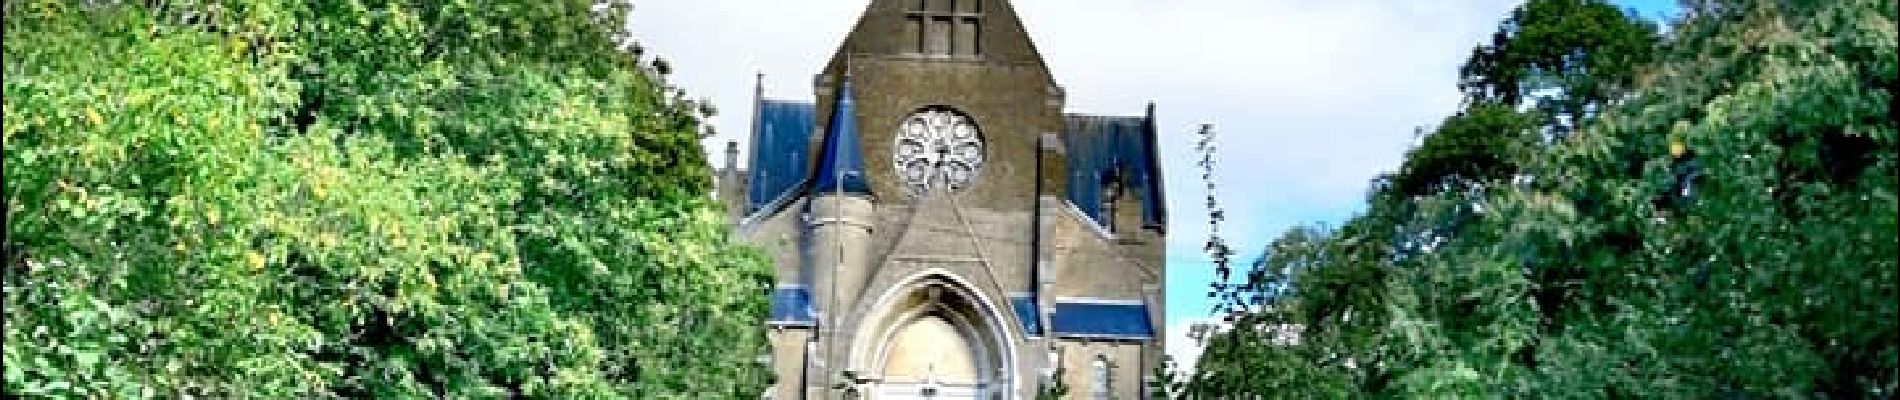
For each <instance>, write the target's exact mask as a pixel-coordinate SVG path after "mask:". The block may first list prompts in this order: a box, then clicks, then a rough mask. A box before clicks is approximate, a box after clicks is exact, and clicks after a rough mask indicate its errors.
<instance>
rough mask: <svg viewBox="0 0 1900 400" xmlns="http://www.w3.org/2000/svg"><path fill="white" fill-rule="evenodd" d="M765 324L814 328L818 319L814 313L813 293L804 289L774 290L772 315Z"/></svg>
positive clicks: (782, 288)
mask: <svg viewBox="0 0 1900 400" xmlns="http://www.w3.org/2000/svg"><path fill="white" fill-rule="evenodd" d="M765 322H766V323H767V324H770V325H791V326H812V325H813V324H814V323H816V322H817V318H816V317H815V316H814V314H813V313H812V307H811V291H810V290H808V289H806V288H804V287H779V288H776V289H772V315H771V317H769V318H768V319H766V321H765Z"/></svg>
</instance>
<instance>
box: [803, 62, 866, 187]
mask: <svg viewBox="0 0 1900 400" xmlns="http://www.w3.org/2000/svg"><path fill="white" fill-rule="evenodd" d="M836 98H837V104H836V105H834V106H833V107H832V108H831V109H832V112H831V120H830V122H829V123H827V124H825V144H824V146H825V147H824V152H823V153H820V154H819V155H818V169H817V170H815V171H812V173H813V174H814V175H815V176H813V177H812V179H813V184H812V187H811V191H812V194H820V193H845V194H870V193H871V182H870V181H869V180H867V179H866V177H865V173H864V156H863V155H862V154H860V151H859V150H858V118H857V115H856V113H857V111H856V110H857V107H854V106H853V103H856V99H853V98H852V94H851V76H850V75H845V77H844V81H843V83H841V84H839V85H838V96H837V97H836Z"/></svg>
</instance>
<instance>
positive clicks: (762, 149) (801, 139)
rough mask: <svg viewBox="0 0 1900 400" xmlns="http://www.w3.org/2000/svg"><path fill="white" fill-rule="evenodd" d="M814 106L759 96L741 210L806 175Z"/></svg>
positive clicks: (778, 193)
mask: <svg viewBox="0 0 1900 400" xmlns="http://www.w3.org/2000/svg"><path fill="white" fill-rule="evenodd" d="M815 110H816V107H813V105H812V104H811V103H804V102H794V101H781V100H768V99H759V103H758V116H757V117H756V118H757V120H755V121H753V125H752V129H753V140H752V163H751V166H752V170H751V174H752V176H751V178H750V179H749V181H750V182H747V183H748V185H747V188H746V207H745V214H747V215H750V214H753V213H756V212H758V211H759V209H761V208H764V207H765V206H767V205H770V204H771V203H772V202H773V201H775V200H778V199H779V198H781V197H784V196H785V194H786V193H789V192H791V191H792V190H794V189H796V188H797V187H798V186H799V184H800V183H802V182H803V181H804V180H805V179H806V172H807V171H806V168H807V166H809V165H811V164H810V161H811V131H812V127H813V126H814V125H813V122H814V120H815V119H816V116H815V115H814V114H816V113H817V112H816V111H815Z"/></svg>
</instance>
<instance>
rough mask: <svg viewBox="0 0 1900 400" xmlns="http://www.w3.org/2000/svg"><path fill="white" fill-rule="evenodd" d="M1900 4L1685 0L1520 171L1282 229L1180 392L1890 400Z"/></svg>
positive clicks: (1898, 336) (1898, 352) (1384, 188)
mask: <svg viewBox="0 0 1900 400" xmlns="http://www.w3.org/2000/svg"><path fill="white" fill-rule="evenodd" d="M1539 3H1540V1H1533V2H1531V3H1530V4H1527V5H1526V6H1525V8H1527V9H1529V8H1534V7H1537V6H1538V4H1539ZM1896 7H1900V6H1896V4H1895V3H1893V2H1890V1H1875V0H1837V1H1815V2H1783V1H1765V0H1764V1H1756V0H1727V1H1705V2H1700V3H1698V4H1695V5H1693V7H1691V9H1690V11H1689V13H1688V14H1687V15H1686V16H1685V17H1684V18H1683V19H1682V20H1680V21H1677V22H1676V23H1675V25H1674V26H1673V27H1672V29H1671V34H1670V37H1669V38H1667V39H1666V40H1665V41H1664V42H1662V43H1661V44H1660V46H1659V47H1658V49H1657V51H1656V52H1655V53H1654V54H1656V55H1657V59H1656V60H1654V61H1653V62H1651V63H1649V64H1645V65H1640V66H1638V68H1636V69H1635V70H1634V71H1636V74H1635V76H1636V79H1634V80H1633V81H1632V82H1633V85H1632V86H1631V88H1630V89H1631V90H1630V91H1629V92H1628V93H1627V94H1625V95H1618V96H1617V98H1619V99H1620V100H1616V101H1611V102H1607V103H1605V104H1606V108H1604V109H1603V111H1602V112H1601V113H1600V114H1596V115H1593V116H1590V117H1589V118H1585V119H1582V120H1580V121H1579V124H1578V128H1579V130H1577V131H1576V133H1575V134H1573V135H1568V136H1567V137H1565V138H1563V139H1562V140H1558V141H1556V142H1553V143H1550V144H1548V145H1546V146H1540V147H1533V148H1531V151H1529V152H1527V153H1526V154H1525V155H1524V156H1523V157H1522V158H1521V160H1522V161H1521V163H1520V164H1518V167H1519V168H1521V169H1522V173H1521V174H1518V175H1521V176H1524V177H1525V178H1524V179H1510V180H1505V179H1489V180H1484V179H1478V180H1467V182H1466V183H1465V184H1461V185H1456V186H1439V187H1437V188H1435V189H1434V190H1423V191H1418V190H1410V189H1413V188H1417V187H1418V186H1416V185H1415V184H1411V183H1404V182H1408V181H1406V180H1403V179H1388V180H1385V181H1382V182H1379V183H1378V184H1377V185H1375V186H1376V187H1377V188H1376V189H1375V193H1373V194H1372V195H1371V196H1370V199H1369V202H1370V204H1369V207H1368V210H1367V211H1366V212H1365V213H1364V214H1363V215H1360V216H1358V217H1355V218H1354V219H1352V220H1350V221H1349V222H1347V223H1345V224H1344V225H1342V226H1341V227H1339V228H1337V229H1327V230H1318V229H1304V230H1295V231H1293V232H1290V233H1288V234H1287V235H1286V236H1284V237H1282V238H1281V239H1280V240H1278V241H1276V242H1275V243H1274V244H1273V245H1272V246H1271V247H1270V248H1269V250H1268V253H1267V254H1268V255H1267V256H1266V257H1265V258H1263V259H1262V261H1261V262H1260V263H1258V264H1257V265H1256V269H1255V272H1254V273H1253V274H1252V275H1251V277H1253V278H1254V279H1252V280H1250V282H1249V285H1248V286H1247V287H1248V288H1249V289H1250V290H1255V291H1259V292H1262V293H1264V294H1266V296H1263V297H1265V298H1266V299H1268V300H1267V301H1265V302H1263V303H1262V304H1261V305H1260V309H1261V310H1260V311H1259V312H1255V313H1252V314H1249V315H1248V316H1247V317H1246V318H1244V319H1242V320H1241V322H1240V323H1239V324H1237V325H1236V326H1235V328H1234V329H1233V331H1232V332H1231V333H1228V334H1225V335H1222V336H1220V337H1218V338H1217V340H1216V342H1215V343H1213V344H1210V347H1209V348H1208V349H1207V351H1206V352H1205V353H1204V354H1205V355H1204V356H1203V360H1201V363H1200V365H1201V367H1200V369H1199V370H1198V372H1197V373H1196V375H1195V376H1194V379H1193V380H1192V381H1191V382H1190V383H1189V384H1188V385H1187V386H1188V388H1189V390H1188V392H1189V395H1192V396H1199V397H1215V398H1224V397H1251V396H1253V395H1259V396H1265V397H1276V396H1287V397H1301V398H1310V397H1334V398H1354V397H1434V398H1443V397H1546V396H1552V395H1561V396H1570V397H1586V398H1606V397H1607V398H1625V397H1662V398H1712V397H1720V398H1748V397H1828V398H1887V397H1893V396H1895V395H1900V377H1897V376H1896V371H1900V328H1896V325H1900V323H1896V322H1895V321H1900V301H1896V299H1900V277H1897V276H1896V275H1897V274H1900V243H1897V242H1896V241H1895V240H1894V239H1893V232H1896V231H1900V223H1897V221H1900V192H1897V190H1900V177H1897V176H1896V168H1900V154H1897V153H1900V152H1896V146H1897V145H1900V129H1897V127H1896V122H1895V121H1896V116H1895V115H1894V113H1893V109H1894V108H1893V107H1894V104H1893V93H1894V90H1895V89H1896V88H1897V87H1900V86H1897V85H1900V79H1896V75H1897V74H1896V72H1897V71H1900V67H1897V66H1896V56H1897V54H1896V47H1897V46H1896V39H1895V37H1896V35H1895V30H1894V26H1895V22H1896V21H1897V20H1900V16H1897V14H1900V12H1896ZM1522 14H1523V13H1522V12H1520V13H1519V14H1514V15H1522ZM1514 23H1515V22H1514ZM1559 26H1561V25H1559ZM1522 29H1525V31H1529V30H1530V29H1532V28H1531V27H1524V28H1522ZM1593 79H1594V78H1593ZM1480 111H1481V110H1480ZM1473 113H1474V111H1473V110H1467V111H1466V115H1471V114H1473ZM1456 118H1459V117H1454V119H1456ZM1445 126H1448V127H1449V126H1456V125H1454V124H1452V123H1450V122H1448V123H1447V124H1446V125H1445ZM1477 126H1484V125H1477ZM1486 129H1497V127H1496V126H1493V127H1490V128H1486ZM1457 132H1458V131H1457V130H1455V129H1452V130H1447V129H1445V128H1444V127H1441V130H1440V132H1438V134H1446V135H1451V134H1456V133H1457ZM1498 134H1499V135H1502V136H1505V137H1509V136H1514V135H1515V134H1516V133H1513V132H1498ZM1444 141H1445V142H1451V143H1459V142H1460V141H1458V140H1455V139H1444ZM1431 142H1432V141H1431V139H1428V140H1427V143H1428V144H1427V146H1430V143H1431ZM1445 147H1449V148H1459V146H1445ZM1421 152H1425V150H1424V149H1423V148H1421V149H1420V150H1419V151H1415V152H1414V154H1413V155H1411V157H1410V158H1409V159H1408V160H1407V169H1405V170H1402V171H1401V176H1402V175H1403V174H1405V173H1410V172H1412V171H1413V170H1412V169H1410V167H1411V166H1413V165H1428V164H1441V165H1448V164H1454V163H1428V162H1427V161H1425V160H1424V158H1423V157H1420V155H1419V153H1421ZM1445 153H1451V154H1456V153H1457V152H1445ZM1481 160H1482V158H1481ZM1470 168H1474V169H1475V170H1480V171H1481V170H1483V169H1482V168H1477V166H1471V167H1470ZM1455 172H1456V173H1454V174H1450V175H1456V176H1470V175H1477V176H1492V175H1487V174H1483V173H1478V172H1470V171H1455ZM1427 175H1445V174H1427ZM1493 177H1494V178H1495V176H1493ZM1288 327H1292V330H1294V331H1296V332H1298V335H1297V338H1298V340H1295V341H1291V342H1288V341H1284V340H1282V339H1279V338H1282V337H1283V336H1281V335H1276V334H1275V332H1276V329H1279V330H1282V331H1283V330H1285V329H1286V328H1288ZM1276 340H1278V341H1276ZM1223 346H1224V347H1223Z"/></svg>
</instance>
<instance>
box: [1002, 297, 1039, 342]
mask: <svg viewBox="0 0 1900 400" xmlns="http://www.w3.org/2000/svg"><path fill="white" fill-rule="evenodd" d="M1009 306H1010V308H1014V309H1016V319H1017V320H1019V321H1022V323H1023V334H1025V335H1029V336H1041V335H1042V318H1041V315H1042V313H1039V312H1036V298H1035V297H1030V296H1028V295H1022V296H1010V297H1009Z"/></svg>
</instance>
